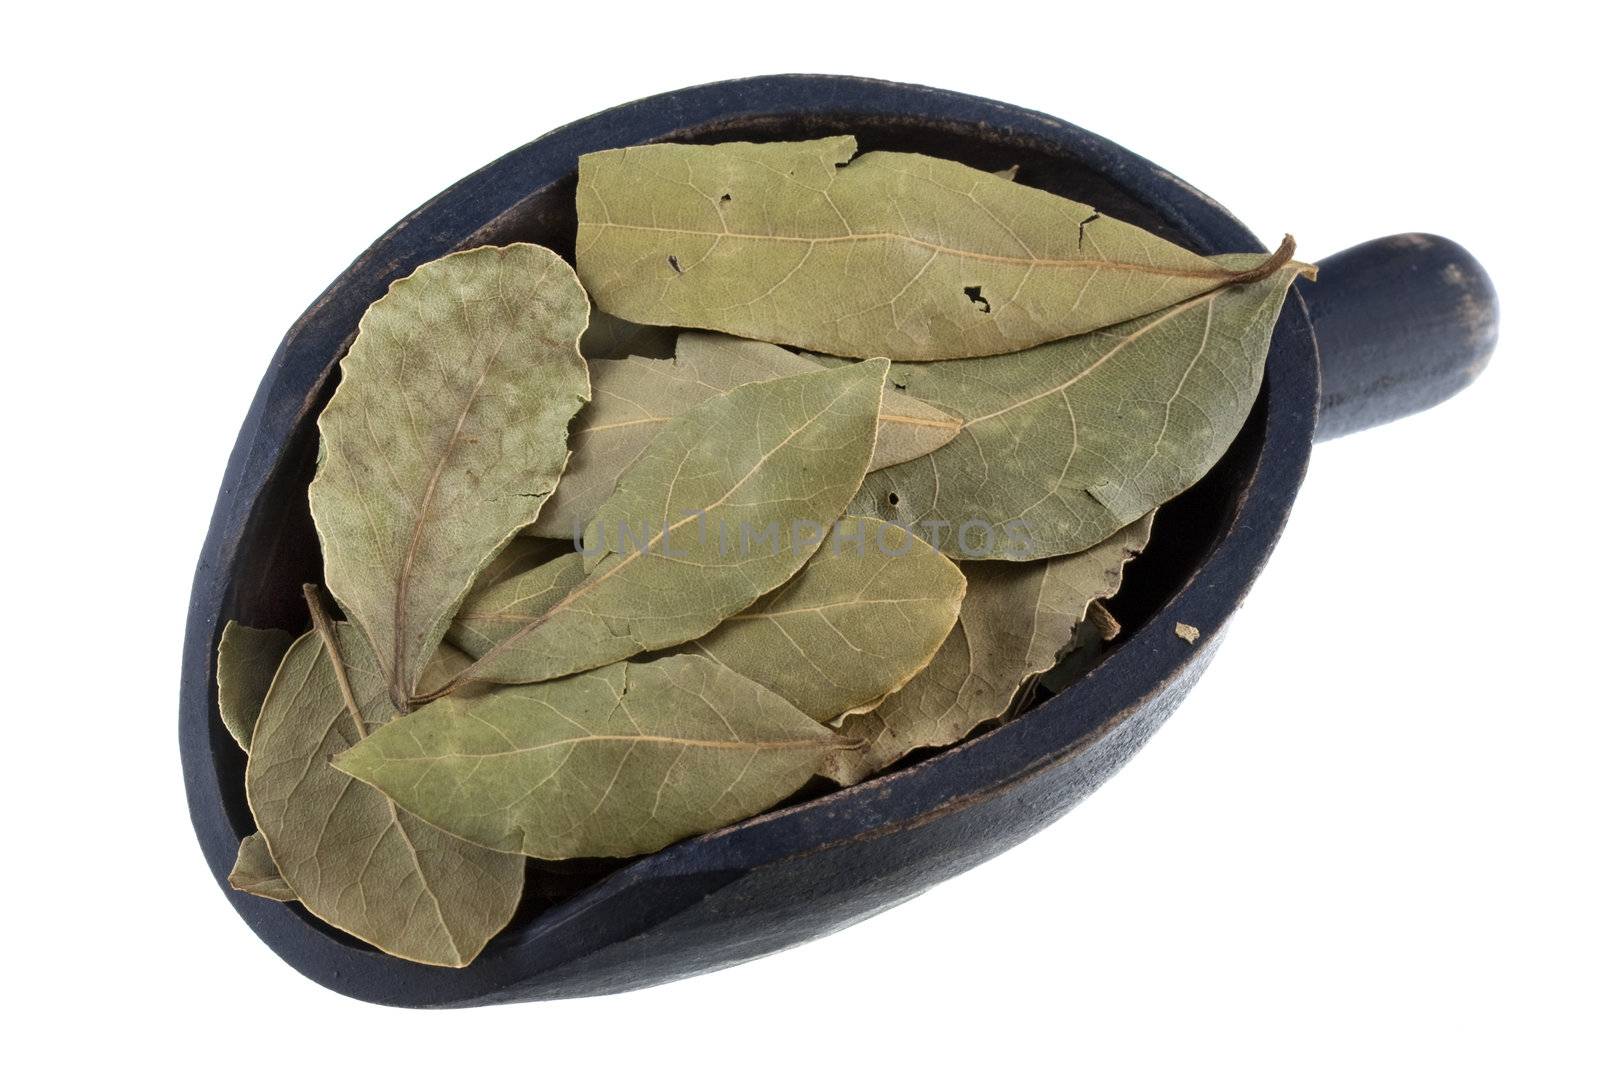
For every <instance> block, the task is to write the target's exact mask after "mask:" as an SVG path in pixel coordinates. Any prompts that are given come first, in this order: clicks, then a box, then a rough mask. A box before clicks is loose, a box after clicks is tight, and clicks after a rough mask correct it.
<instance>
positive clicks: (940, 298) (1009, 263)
mask: <svg viewBox="0 0 1600 1067" xmlns="http://www.w3.org/2000/svg"><path fill="white" fill-rule="evenodd" d="M855 153H856V141H855V138H854V137H848V136H846V137H828V138H823V139H821V140H816V141H799V142H776V143H769V144H749V143H730V144H717V145H683V144H654V145H641V146H636V147H631V148H620V149H614V150H610V151H605V152H596V153H592V154H589V155H585V156H583V157H581V158H580V159H579V162H578V243H577V267H578V273H579V276H580V277H582V279H583V282H584V284H585V285H586V286H588V288H589V291H590V292H591V293H593V294H594V296H595V301H596V303H597V304H598V305H599V306H600V307H601V308H602V309H604V310H605V311H607V312H609V313H612V314H615V315H620V316H622V317H623V318H625V319H629V320H633V321H636V322H649V323H658V324H661V325H667V326H681V327H695V328H700V329H710V330H718V331H721V332H723V333H731V334H735V335H737V336H740V337H752V338H757V339H760V340H764V341H773V342H777V343H779V344H788V345H795V346H798V347H802V348H808V349H813V350H816V351H819V352H827V353H831V354H834V355H843V356H851V357H856V358H861V357H870V356H887V357H890V358H893V359H896V360H913V361H922V360H943V359H960V358H963V357H969V356H990V355H998V354H1000V353H1005V352H1017V351H1020V350H1022V349H1027V348H1032V347H1034V346H1036V345H1041V344H1044V343H1046V342H1048V341H1054V340H1056V339H1058V338H1062V337H1070V336H1073V335H1075V334H1081V333H1085V332H1087V331H1090V330H1095V329H1098V328H1100V327H1103V326H1109V325H1111V324H1113V323H1118V322H1124V321H1126V320H1128V319H1131V318H1135V317H1137V316H1140V315H1145V314H1148V313H1150V312H1152V311H1156V310H1158V309H1160V308H1163V307H1167V306H1169V305H1171V304H1174V303H1176V302H1179V301H1182V300H1185V299H1188V298H1190V297H1193V296H1196V295H1198V294H1200V293H1204V292H1206V291H1208V290H1211V289H1215V288H1216V287H1218V286H1220V285H1227V284H1230V283H1233V282H1238V281H1244V280H1248V279H1249V278H1251V277H1252V276H1253V274H1254V272H1255V271H1257V270H1258V269H1261V268H1262V265H1263V263H1264V261H1265V257H1256V258H1255V259H1254V260H1251V261H1248V262H1247V263H1246V264H1244V265H1229V264H1224V263H1221V262H1216V261H1212V260H1208V259H1206V258H1205V257H1203V256H1199V255H1196V254H1195V253H1193V252H1189V251H1187V250H1186V249H1183V248H1180V247H1179V246H1177V245H1175V244H1172V243H1171V242H1169V241H1165V240H1162V239H1161V238H1159V237H1156V236H1155V235H1154V234H1151V233H1148V232H1147V231H1145V230H1142V229H1140V228H1138V227H1136V226H1132V225H1129V224H1128V223H1125V222H1121V221H1118V220H1116V219H1112V218H1108V217H1106V216H1104V215H1101V214H1100V213H1099V212H1097V211H1095V210H1094V209H1093V208H1091V207H1089V206H1088V205H1085V204H1079V203H1076V202H1074V201H1071V200H1067V199H1065V198H1063V197H1058V196H1055V195H1054V194H1051V193H1047V192H1044V191H1043V190H1039V189H1033V188H1029V187H1028V186H1025V185H1019V184H1017V183H1016V182H1014V181H1011V180H1009V178H1008V177H1005V176H1001V175H996V174H990V173H987V172H984V171H980V170H976V169H974V168H971V167H967V166H964V165H962V164H960V163H956V162H953V161H950V160H943V159H935V158H932V157H929V156H923V155H916V154H912V153H905V152H867V153H865V154H864V155H861V156H859V157H856V155H855ZM852 157H855V158H852Z"/></svg>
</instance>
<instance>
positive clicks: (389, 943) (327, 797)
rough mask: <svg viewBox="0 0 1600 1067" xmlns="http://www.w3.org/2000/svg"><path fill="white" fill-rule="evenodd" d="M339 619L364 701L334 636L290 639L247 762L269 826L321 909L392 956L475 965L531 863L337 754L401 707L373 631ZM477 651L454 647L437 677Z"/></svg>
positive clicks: (281, 864)
mask: <svg viewBox="0 0 1600 1067" xmlns="http://www.w3.org/2000/svg"><path fill="white" fill-rule="evenodd" d="M334 630H335V632H336V633H337V638H336V640H337V642H338V645H339V652H340V655H341V657H342V660H343V665H344V668H345V673H346V675H347V677H348V682H349V690H350V694H351V696H352V697H353V703H354V704H355V711H354V712H352V711H351V710H349V709H347V707H346V698H345V695H344V692H343V687H342V686H341V683H340V678H339V676H338V673H337V670H336V668H335V665H334V661H333V660H332V659H331V658H330V657H329V655H328V652H327V649H326V646H325V644H324V642H323V640H322V638H320V637H319V636H318V634H317V633H315V632H312V633H309V634H306V635H305V636H304V637H301V638H300V639H299V640H297V641H296V642H295V643H294V644H293V645H292V646H290V648H289V652H288V655H287V656H286V657H285V658H284V661H283V666H282V667H281V668H280V669H279V671H278V674H277V677H276V678H275V679H274V681H273V684H272V689H271V691H270V692H269V693H268V694H267V699H266V703H265V704H264V705H263V707H262V709H261V720H260V722H259V723H257V725H256V732H255V739H254V743H253V745H252V749H251V753H250V762H249V764H248V766H247V767H246V771H245V789H246V794H247V796H248V797H249V800H250V810H251V811H252V812H253V813H254V814H255V819H256V826H257V828H258V829H259V831H260V833H261V835H262V836H263V837H264V838H265V839H266V841H267V844H268V846H269V847H270V850H271V854H272V857H273V859H275V860H276V861H277V865H278V869H279V870H280V872H281V873H282V876H283V880H284V881H285V882H286V883H288V885H289V887H290V888H291V889H292V890H293V892H294V894H295V896H296V897H297V898H298V899H299V900H300V902H301V903H302V904H304V905H305V907H306V908H307V910H309V911H310V912H311V913H312V914H314V915H316V916H317V917H318V918H320V919H322V920H324V921H325V922H328V923H329V924H331V925H333V926H336V927H338V928H339V929H341V930H344V931H345V932H347V933H350V934H353V935H355V936H356V937H359V938H361V939H362V940H363V941H366V942H368V943H370V944H372V945H375V946H376V947H378V948H380V949H382V950H383V951H385V952H387V953H389V954H390V955H392V956H399V957H400V958H402V959H408V960H413V961H415V962H418V963H431V964H437V965H440V966H445V967H463V966H465V965H466V964H468V963H470V962H472V959H473V957H475V956H476V955H477V954H478V952H479V950H481V949H482V948H483V946H484V943H485V942H487V941H488V940H489V938H490V937H492V936H493V935H494V934H495V933H496V932H497V931H499V930H500V929H501V928H502V927H504V926H505V924H506V923H507V922H508V921H510V919H511V915H512V912H513V911H515V910H516V906H517V902H518V900H519V899H520V898H521V894H522V875H523V863H522V861H521V860H520V859H519V858H516V857H510V856H505V855H502V854H500V853H497V852H490V851H488V850H485V849H481V848H479V847H477V846H476V845H472V844H468V843H467V842H465V841H461V840H458V839H456V838H453V837H450V836H448V835H446V834H442V833H440V832H439V831H438V830H436V829H434V828H433V827H431V826H429V825H428V824H426V823H424V822H423V821H421V820H420V819H417V818H414V817H413V816H411V815H409V814H407V813H405V812H401V811H397V810H396V809H395V807H394V805H393V804H392V803H390V801H389V799H388V798H387V797H385V796H384V795H383V794H382V793H379V792H378V791H376V790H374V789H371V788H369V787H367V786H365V785H363V784H361V783H360V782H357V781H355V780H354V779H352V778H350V777H348V776H347V775H344V774H341V773H339V772H338V771H336V770H335V769H334V768H333V767H332V766H331V764H330V763H329V760H330V759H332V758H333V757H334V756H337V755H338V754H340V753H342V752H343V751H345V750H346V749H347V748H349V747H350V746H351V745H353V744H355V743H356V742H358V741H360V740H361V739H362V738H363V737H364V736H366V734H367V733H368V732H369V731H370V730H371V729H373V728H375V727H377V726H379V725H381V724H383V723H385V722H388V721H389V720H390V719H391V718H392V717H393V715H394V711H393V708H392V707H391V705H390V703H389V699H388V687H387V682H386V679H385V678H384V677H383V675H382V674H381V673H380V671H379V669H378V664H377V661H376V659H375V658H374V657H373V655H372V653H371V650H369V649H368V648H367V646H366V642H365V641H364V640H363V639H362V637H361V635H360V633H359V632H358V631H357V630H356V629H355V627H353V626H351V625H349V624H346V623H340V624H339V625H338V626H337V627H335V628H334ZM464 659H465V657H463V656H461V654H460V653H457V652H454V651H453V650H451V649H449V648H448V647H446V648H444V649H442V650H441V651H440V655H439V658H438V660H436V661H435V663H434V665H433V666H432V667H431V668H430V670H429V672H428V674H427V675H426V677H427V679H428V680H429V681H435V680H440V679H442V678H444V677H446V676H448V675H449V674H450V673H452V672H453V671H454V670H455V669H458V668H459V667H460V666H462V665H463V663H464ZM358 717H359V718H358Z"/></svg>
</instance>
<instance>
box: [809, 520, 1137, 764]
mask: <svg viewBox="0 0 1600 1067" xmlns="http://www.w3.org/2000/svg"><path fill="white" fill-rule="evenodd" d="M1153 518H1154V516H1153V515H1146V516H1145V517H1144V518H1142V519H1140V520H1139V521H1138V522H1136V523H1134V524H1132V525H1131V526H1128V527H1127V528H1126V529H1123V530H1119V531H1117V532H1116V533H1115V534H1114V535H1112V536H1111V537H1110V538H1108V539H1107V540H1105V541H1103V542H1102V543H1100V544H1098V545H1095V546H1094V547H1093V548H1091V549H1089V550H1088V551H1087V552H1080V553H1078V554H1077V555H1073V556H1059V557H1057V558H1055V559H1048V560H1039V561H1037V562H1033V563H1006V562H1002V561H999V560H974V561H970V562H967V563H963V564H962V565H961V570H962V572H963V573H964V574H965V575H966V577H967V595H966V599H965V600H963V601H962V603H961V617H960V619H959V621H957V623H956V626H955V629H954V630H952V631H951V633H950V636H949V637H948V638H947V639H946V640H945V643H944V644H943V645H942V646H941V647H940V648H939V651H938V653H937V654H936V655H935V656H934V657H933V662H931V663H929V664H928V667H927V669H926V670H924V671H923V672H922V673H921V674H919V675H917V676H916V677H915V678H913V679H912V680H911V681H910V683H908V684H907V685H906V687H905V688H904V689H902V690H900V691H899V692H898V693H895V694H894V695H892V696H891V697H889V698H888V699H887V700H885V701H884V702H883V703H882V704H880V705H879V706H878V707H877V708H876V709H874V710H873V711H870V712H868V713H867V714H865V715H855V716H851V717H850V718H848V719H845V720H844V721H843V722H842V723H838V724H837V728H838V730H839V732H840V733H841V734H843V735H844V736H845V737H848V738H851V739H852V740H855V741H859V742H861V743H862V747H860V748H857V749H854V750H848V751H844V752H841V753H839V755H838V756H837V757H836V758H835V760H834V761H833V763H832V764H831V766H830V768H829V770H828V775H829V777H831V778H834V779H835V780H837V781H838V782H839V783H840V784H842V785H853V784H855V783H856V782H859V781H861V780H862V779H864V778H867V777H869V776H870V775H873V774H876V773H877V772H878V771H881V770H883V769H884V768H885V767H888V766H889V765H890V764H892V763H894V762H895V761H896V760H898V759H900V758H901V757H902V756H905V755H906V754H907V753H909V752H912V751H914V750H916V749H919V748H936V747H940V746H943V745H950V744H954V743H955V742H957V741H959V740H961V739H962V738H963V737H965V736H967V734H969V733H971V732H972V731H973V730H974V729H976V728H977V727H979V726H981V725H982V724H984V723H986V722H989V721H990V720H992V719H996V718H999V717H1000V716H1001V715H1004V714H1005V712H1006V709H1007V708H1009V707H1010V706H1011V700H1012V697H1014V696H1015V695H1016V693H1017V690H1018V689H1020V688H1021V687H1022V685H1023V684H1024V683H1025V682H1026V681H1027V680H1028V679H1030V678H1032V677H1033V676H1034V675H1036V674H1040V673H1042V672H1043V671H1047V670H1049V669H1050V667H1051V666H1052V665H1054V663H1055V662H1056V655H1057V653H1058V652H1060V650H1061V649H1062V648H1063V647H1064V646H1066V645H1067V644H1068V643H1069V642H1070V641H1071V640H1072V635H1073V630H1074V629H1075V628H1076V627H1077V626H1078V624H1079V623H1081V622H1082V621H1083V619H1084V615H1085V613H1086V612H1087V611H1088V607H1089V602H1090V601H1092V600H1096V599H1099V598H1102V597H1108V596H1110V595H1111V594H1113V593H1115V592H1116V591H1117V587H1118V586H1119V585H1121V584H1122V568H1123V567H1124V565H1126V564H1127V562H1128V560H1130V559H1132V558H1133V557H1134V556H1135V555H1137V554H1138V553H1139V552H1140V551H1142V550H1143V548H1144V546H1145V544H1146V543H1147V542H1148V541H1149V539H1150V523H1151V520H1152V519H1153Z"/></svg>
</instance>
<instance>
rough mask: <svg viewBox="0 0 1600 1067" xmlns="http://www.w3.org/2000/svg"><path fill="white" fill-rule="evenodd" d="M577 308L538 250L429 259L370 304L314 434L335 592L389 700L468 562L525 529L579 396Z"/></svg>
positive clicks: (583, 381)
mask: <svg viewBox="0 0 1600 1067" xmlns="http://www.w3.org/2000/svg"><path fill="white" fill-rule="evenodd" d="M588 307H589V305H588V299H587V297H586V296H585V295H584V292H583V290H582V288H581V287H580V286H579V285H578V280H577V277H576V276H575V275H574V274H573V273H572V270H571V268H569V267H568V266H567V265H566V263H565V262H564V261H562V259H561V258H560V257H559V256H557V255H556V254H555V253H554V252H551V251H550V250H549V249H546V248H540V247H538V246H537V245H529V244H516V245H509V246H506V247H504V248H497V247H484V248H475V249H472V250H471V251H467V252H457V253H455V254H453V255H449V256H446V257H444V258H443V259H439V260H435V261H433V262H431V263H425V264H423V265H422V266H421V267H419V268H417V270H416V272H415V273H413V274H412V275H410V276H409V277H407V278H403V279H401V280H400V281H397V282H395V283H394V284H393V285H392V286H390V288H389V292H388V294H387V295H385V296H384V297H383V298H382V299H380V300H378V301H376V302H375V303H374V304H373V305H372V306H371V307H370V308H368V309H367V312H366V314H365V315H363V316H362V319H361V327H360V332H359V333H358V335H357V337H356V340H355V342H354V344H353V345H352V346H351V348H350V352H349V354H348V355H346V356H345V357H344V360H343V361H342V363H341V373H342V377H341V380H340V383H339V388H338V390H337V392H335V393H334V396H333V399H332V400H330V401H329V403H328V406H327V408H326V409H325V410H324V411H323V413H322V416H321V417H320V418H319V419H318V420H317V425H318V427H319V429H320V430H321V432H322V448H323V455H322V457H321V460H320V462H319V464H318V468H317V474H316V477H315V479H314V480H313V481H312V483H311V512H312V517H313V518H314V519H315V520H316V526H317V532H318V535H319V536H320V538H321V541H322V551H323V559H324V563H325V571H326V580H327V584H328V588H329V590H330V591H331V592H332V593H333V594H334V596H335V598H336V599H337V600H338V601H339V603H340V604H341V605H342V606H343V607H344V609H345V612H346V614H347V615H348V616H349V617H350V618H351V620H352V621H353V622H355V623H357V624H358V625H359V626H360V627H361V629H362V631H363V632H364V633H365V635H366V636H367V638H368V640H369V642H370V644H371V647H372V650H373V652H374V653H375V655H376V656H377V659H378V662H379V664H380V665H381V669H382V672H383V674H384V675H385V676H386V677H388V678H389V679H390V684H391V687H392V691H393V697H394V700H395V701H396V703H397V704H398V706H401V707H404V706H405V704H406V701H407V699H408V698H409V697H411V696H412V694H413V693H415V691H416V684H417V681H418V676H419V675H420V673H421V671H422V669H423V666H424V665H425V664H426V663H427V662H428V660H429V657H430V656H431V654H432V653H433V650H434V649H435V648H437V647H438V644H439V642H440V640H441V639H442V638H443V636H444V632H445V628H446V627H447V626H448V625H449V622H450V618H451V616H452V615H453V614H454V612H455V608H456V606H457V605H458V604H459V603H460V601H461V599H462V597H463V596H464V595H465V594H466V592H467V590H468V587H469V586H470V585H471V584H472V581H473V578H474V576H475V575H476V574H477V572H478V571H479V569H480V568H482V567H483V565H484V564H485V563H487V562H488V561H489V560H490V559H491V558H492V557H493V556H494V555H495V553H496V552H498V551H499V549H500V548H501V546H503V545H504V544H505V543H506V542H507V541H508V540H509V539H510V538H511V537H512V535H513V534H515V533H516V531H517V530H519V529H520V528H522V527H524V526H526V525H527V524H528V523H530V522H532V521H533V519H534V518H535V516H537V515H538V513H539V509H540V506H541V505H542V504H543V503H544V501H545V499H546V497H548V496H549V494H550V493H551V491H552V490H553V489H554V488H555V485H556V480H557V479H558V478H559V477H560V475H561V471H562V469H563V467H564V466H565V464H566V460H567V447H566V430H567V423H568V422H569V421H570V420H571V418H572V416H573V414H574V413H576V412H577V410H578V408H579V407H581V406H582V404H583V403H584V401H585V400H586V399H587V398H588V396H589V380H588V374H587V370H586V368H585V364H584V361H583V359H582V357H580V356H579V354H578V338H579V336H580V335H581V334H582V333H583V331H584V328H585V325H586V324H587V322H588Z"/></svg>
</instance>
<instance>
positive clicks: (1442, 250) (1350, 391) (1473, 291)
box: [1300, 233, 1500, 441]
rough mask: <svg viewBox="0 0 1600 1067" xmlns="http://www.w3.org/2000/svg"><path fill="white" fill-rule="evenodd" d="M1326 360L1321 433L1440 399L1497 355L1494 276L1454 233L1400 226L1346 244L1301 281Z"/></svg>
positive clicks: (1348, 429)
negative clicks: (1398, 229) (1305, 281)
mask: <svg viewBox="0 0 1600 1067" xmlns="http://www.w3.org/2000/svg"><path fill="white" fill-rule="evenodd" d="M1300 291H1301V293H1302V294H1303V295H1304V297H1305V301H1306V307H1307V309H1308V310H1309V311H1310V313H1311V325H1312V328H1313V330H1314V331H1315V332H1316V336H1317V348H1318V350H1319V353H1320V358H1321V361H1322V404H1321V414H1320V415H1319V417H1318V422H1317V433H1316V439H1317V440H1318V441H1327V440H1330V439H1331V438H1334V437H1342V436H1344V435H1345V434H1347V433H1354V432H1355V431H1357V430H1365V429H1367V428H1368V427H1371V426H1378V425H1381V424H1383V423H1385V422H1393V421H1394V420H1395V419H1399V418H1404V417H1405V416H1407V415H1411V414H1414V413H1416V412H1418V411H1423V410H1425V409H1427V408H1431V407H1433V406H1434V405H1435V404H1437V403H1439V402H1440V401H1442V400H1446V399H1448V398H1449V397H1451V396H1454V395H1455V394H1456V393H1458V392H1460V391H1461V390H1462V389H1464V388H1466V387H1467V385H1469V384H1470V383H1471V382H1472V380H1473V379H1474V378H1476V377H1477V376H1478V375H1479V373H1481V372H1482V370H1483V368H1484V367H1485V366H1486V365H1487V364H1488V362H1489V355H1490V353H1492V352H1493V351H1494V344H1495V338H1496V336H1497V335H1498V332H1499V321H1500V307H1499V302H1498V301H1497V300H1496V298H1495V292H1494V285H1493V284H1492V283H1491V282H1490V281H1489V275H1488V274H1487V273H1485V272H1484V269H1483V266H1482V265H1481V264H1479V262H1478V261H1477V260H1476V259H1473V258H1472V255H1471V254H1470V253H1469V252H1468V251H1467V250H1466V249H1464V248H1462V247H1461V246H1460V245H1458V244H1456V243H1455V242H1454V241H1451V240H1448V239H1446V238H1443V237H1435V236H1434V235H1432V234H1427V233H1402V234H1396V235H1395V236H1393V237H1380V238H1378V239H1377V240H1375V241H1368V242H1366V243H1365V244H1360V245H1356V246H1355V247H1354V248H1347V249H1345V250H1344V251H1343V252H1340V253H1338V254H1337V255H1334V256H1330V257H1328V258H1327V259H1325V260H1323V261H1322V262H1320V263H1318V264H1317V280H1316V282H1315V283H1314V284H1310V285H1301V286H1300Z"/></svg>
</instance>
